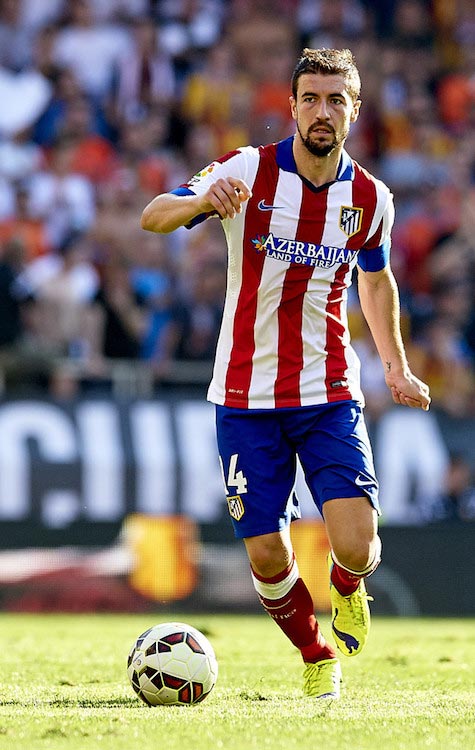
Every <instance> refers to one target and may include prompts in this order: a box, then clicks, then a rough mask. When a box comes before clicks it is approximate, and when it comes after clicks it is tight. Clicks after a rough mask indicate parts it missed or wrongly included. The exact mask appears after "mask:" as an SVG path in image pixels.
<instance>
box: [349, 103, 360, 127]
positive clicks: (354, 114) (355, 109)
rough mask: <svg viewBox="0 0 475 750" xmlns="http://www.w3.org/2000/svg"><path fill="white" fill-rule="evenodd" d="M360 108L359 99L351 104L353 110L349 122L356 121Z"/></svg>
mask: <svg viewBox="0 0 475 750" xmlns="http://www.w3.org/2000/svg"><path fill="white" fill-rule="evenodd" d="M360 107H361V99H357V100H356V102H355V103H354V104H353V109H352V111H351V115H350V122H356V120H357V119H358V115H359V113H360Z"/></svg>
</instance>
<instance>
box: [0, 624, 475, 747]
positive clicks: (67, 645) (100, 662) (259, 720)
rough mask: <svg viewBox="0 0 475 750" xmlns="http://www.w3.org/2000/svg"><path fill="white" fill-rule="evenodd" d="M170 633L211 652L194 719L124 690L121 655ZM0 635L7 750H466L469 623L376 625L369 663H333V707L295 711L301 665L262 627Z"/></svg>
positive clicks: (472, 708) (473, 692) (56, 629)
mask: <svg viewBox="0 0 475 750" xmlns="http://www.w3.org/2000/svg"><path fill="white" fill-rule="evenodd" d="M166 620H181V621H184V622H188V623H190V624H192V625H194V626H195V627H198V628H199V629H201V630H202V631H203V632H204V633H205V634H206V635H207V636H208V638H209V639H210V640H211V642H212V644H213V646H214V648H215V651H216V655H217V658H218V662H219V668H220V674H219V678H218V682H217V685H216V687H215V689H214V691H213V692H212V693H211V694H210V695H209V696H208V698H207V699H206V700H205V701H204V702H203V703H201V704H199V705H197V706H192V707H157V708H148V707H147V706H145V705H144V704H143V703H142V702H141V701H140V700H139V699H138V698H137V697H136V695H135V693H134V692H133V691H132V688H131V687H130V685H129V682H128V679H127V675H126V658H127V654H128V651H129V648H130V646H131V645H132V643H133V641H134V640H135V638H136V637H137V636H138V635H139V634H140V633H141V632H143V631H144V630H146V629H147V628H148V627H150V626H151V625H153V624H155V623H157V622H163V621H166ZM323 626H324V631H325V632H327V633H328V630H329V628H328V619H327V618H323ZM0 632H1V652H2V655H1V661H2V667H1V689H0V748H2V749H3V748H13V747H17V748H24V749H26V750H37V749H38V748H42V749H43V748H44V750H56V749H59V748H65V749H67V750H98V748H99V749H100V748H104V749H107V750H132V749H134V750H135V749H136V748H138V749H139V750H142V749H144V750H145V749H146V748H147V749H148V748H153V749H154V750H155V748H157V749H161V748H164V749H166V750H188V748H190V750H191V749H193V750H216V749H218V750H219V749H221V748H223V749H224V750H227V749H229V750H254V749H255V750H258V749H259V750H267V749H268V748H278V750H287V748H299V750H307V749H310V748H322V750H342V749H343V748H352V750H366V749H371V750H373V749H374V750H394V749H395V748H398V749H399V748H400V749H401V750H413V749H415V748H417V749H419V748H429V749H432V750H434V749H436V750H439V749H440V750H455V749H457V750H459V749H460V750H462V749H464V750H465V749H466V748H470V747H473V742H474V737H475V620H473V619H440V620H437V619H392V618H391V619H389V618H374V620H373V627H372V632H371V635H370V638H369V642H368V644H367V646H366V649H365V651H364V653H363V654H361V655H359V656H357V657H356V658H352V659H348V658H345V657H342V666H343V676H344V683H343V691H342V699H341V700H340V701H338V702H331V703H329V702H325V701H323V702H318V701H312V700H311V699H308V698H303V697H302V695H301V675H302V663H301V659H300V655H299V654H298V653H297V652H296V650H295V649H293V647H292V646H291V645H290V644H289V643H288V641H287V640H286V639H285V637H284V636H283V635H282V634H281V632H280V631H279V629H278V628H277V627H276V626H275V625H274V623H272V621H271V620H270V619H269V618H268V617H267V616H266V615H264V614H262V615H255V616H239V615H204V614H201V615H195V614H193V615H191V614H189V613H188V614H186V615H177V614H176V613H175V614H174V615H173V616H170V615H167V614H164V613H163V612H160V613H157V614H154V615H77V616H75V615H13V614H2V615H0Z"/></svg>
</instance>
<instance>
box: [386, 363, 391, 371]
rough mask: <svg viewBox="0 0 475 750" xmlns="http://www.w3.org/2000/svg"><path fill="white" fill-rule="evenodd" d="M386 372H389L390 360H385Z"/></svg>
mask: <svg viewBox="0 0 475 750" xmlns="http://www.w3.org/2000/svg"><path fill="white" fill-rule="evenodd" d="M386 372H391V362H386Z"/></svg>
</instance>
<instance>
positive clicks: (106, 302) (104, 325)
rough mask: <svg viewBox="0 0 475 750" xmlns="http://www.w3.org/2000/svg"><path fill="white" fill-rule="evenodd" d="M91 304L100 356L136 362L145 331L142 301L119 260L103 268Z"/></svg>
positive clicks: (127, 268)
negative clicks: (97, 326)
mask: <svg viewBox="0 0 475 750" xmlns="http://www.w3.org/2000/svg"><path fill="white" fill-rule="evenodd" d="M95 302H96V305H97V307H98V309H99V310H100V319H101V324H100V325H101V333H100V345H99V351H100V353H101V355H102V356H103V357H106V358H107V359H138V358H139V356H140V350H141V342H142V339H143V336H144V333H145V327H146V308H145V299H144V297H143V296H142V295H140V294H139V293H138V292H136V291H135V290H134V289H133V287H132V284H131V277H130V267H129V263H128V262H127V261H126V260H124V259H123V258H121V257H120V256H119V257H117V258H115V259H113V260H111V262H109V263H107V265H106V266H105V267H104V273H103V278H102V283H101V285H100V288H99V289H98V291H97V294H96V296H95Z"/></svg>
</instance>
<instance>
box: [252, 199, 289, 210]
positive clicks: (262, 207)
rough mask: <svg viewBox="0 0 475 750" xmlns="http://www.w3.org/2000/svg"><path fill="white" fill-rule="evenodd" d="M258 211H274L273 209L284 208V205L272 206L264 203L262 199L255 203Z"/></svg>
mask: <svg viewBox="0 0 475 750" xmlns="http://www.w3.org/2000/svg"><path fill="white" fill-rule="evenodd" d="M257 208H258V209H259V211H274V209H279V208H284V206H273V205H269V204H268V203H266V202H265V201H264V200H262V201H259V203H258V204H257Z"/></svg>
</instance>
